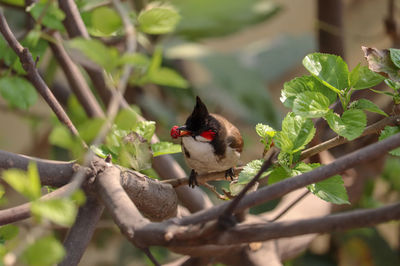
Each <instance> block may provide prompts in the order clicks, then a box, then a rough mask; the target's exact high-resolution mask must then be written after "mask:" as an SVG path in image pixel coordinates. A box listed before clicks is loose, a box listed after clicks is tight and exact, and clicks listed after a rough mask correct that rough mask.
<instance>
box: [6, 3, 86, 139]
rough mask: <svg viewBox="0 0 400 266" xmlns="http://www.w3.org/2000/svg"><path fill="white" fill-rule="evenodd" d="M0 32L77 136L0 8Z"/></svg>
mask: <svg viewBox="0 0 400 266" xmlns="http://www.w3.org/2000/svg"><path fill="white" fill-rule="evenodd" d="M0 32H1V33H2V34H3V36H4V38H5V39H6V41H7V43H8V45H10V47H11V48H12V49H13V50H14V51H15V53H16V54H17V55H18V57H19V59H20V61H21V64H22V67H23V68H24V70H25V71H26V72H27V76H28V78H29V80H30V81H31V83H32V84H33V86H34V87H35V88H36V90H37V91H38V92H39V93H40V95H42V97H43V98H44V100H45V101H46V102H47V104H48V105H49V106H50V108H51V109H52V110H53V112H54V113H55V114H56V116H57V118H58V119H59V120H60V121H61V122H62V123H63V124H64V125H66V126H67V128H68V129H69V130H70V131H71V132H72V134H73V135H75V136H78V137H79V133H78V131H77V130H76V128H75V126H74V125H73V124H72V121H71V120H70V119H69V117H68V115H67V114H66V113H65V111H64V109H63V108H62V107H61V105H60V104H59V102H58V101H57V99H56V98H55V97H54V95H53V93H52V92H51V91H50V89H49V88H48V87H47V85H46V83H45V82H44V80H43V79H42V77H41V76H40V75H39V72H38V70H37V68H36V63H35V61H34V60H33V58H32V55H31V53H30V52H29V51H28V49H27V48H24V47H22V45H21V44H20V43H19V42H18V40H17V39H16V38H15V36H14V34H13V33H12V32H11V30H10V27H9V26H8V24H7V21H6V19H5V17H4V14H3V11H2V10H0ZM83 144H84V143H83ZM84 145H85V144H84Z"/></svg>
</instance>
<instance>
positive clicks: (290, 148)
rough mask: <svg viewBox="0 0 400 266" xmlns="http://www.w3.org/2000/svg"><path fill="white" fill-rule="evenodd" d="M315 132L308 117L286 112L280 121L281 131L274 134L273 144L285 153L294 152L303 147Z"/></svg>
mask: <svg viewBox="0 0 400 266" xmlns="http://www.w3.org/2000/svg"><path fill="white" fill-rule="evenodd" d="M314 134H315V127H314V124H313V122H312V121H311V120H310V119H307V118H304V117H301V116H298V115H295V114H294V113H288V114H287V115H286V117H285V119H284V120H283V122H282V131H279V132H278V133H277V134H276V136H275V138H274V139H275V144H276V145H277V146H278V147H279V148H280V149H281V150H282V151H283V152H286V153H290V154H293V153H296V152H298V151H300V150H302V149H304V148H305V146H306V145H307V144H308V143H309V142H310V141H311V140H312V138H313V137H314Z"/></svg>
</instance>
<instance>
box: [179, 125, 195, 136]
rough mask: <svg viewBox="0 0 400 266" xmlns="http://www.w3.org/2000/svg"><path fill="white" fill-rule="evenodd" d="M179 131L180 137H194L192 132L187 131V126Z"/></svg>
mask: <svg viewBox="0 0 400 266" xmlns="http://www.w3.org/2000/svg"><path fill="white" fill-rule="evenodd" d="M178 130H179V137H183V136H190V135H192V132H191V131H189V130H187V128H186V126H181V127H178Z"/></svg>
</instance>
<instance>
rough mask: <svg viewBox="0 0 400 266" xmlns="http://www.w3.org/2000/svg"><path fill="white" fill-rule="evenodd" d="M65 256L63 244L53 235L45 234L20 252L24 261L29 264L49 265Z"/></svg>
mask: <svg viewBox="0 0 400 266" xmlns="http://www.w3.org/2000/svg"><path fill="white" fill-rule="evenodd" d="M64 256H65V250H64V247H63V245H62V244H61V243H60V242H59V241H58V240H57V239H56V238H55V237H53V236H46V237H43V238H41V239H39V240H36V241H35V243H33V244H31V245H29V246H28V248H26V249H25V250H24V252H23V254H22V256H21V257H22V260H23V262H24V263H26V264H28V265H30V266H50V265H54V264H57V263H58V262H60V261H61V260H62V259H63V257H64Z"/></svg>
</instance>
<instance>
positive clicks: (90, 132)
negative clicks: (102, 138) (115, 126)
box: [78, 118, 105, 143]
mask: <svg viewBox="0 0 400 266" xmlns="http://www.w3.org/2000/svg"><path fill="white" fill-rule="evenodd" d="M104 121H105V120H104V118H93V119H90V120H87V121H86V122H85V123H83V124H81V125H79V126H78V132H79V135H80V136H81V138H82V139H83V140H84V141H85V142H86V143H90V142H92V141H93V140H94V139H95V138H96V137H97V135H98V134H99V132H100V129H101V127H102V126H103V124H104Z"/></svg>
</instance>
